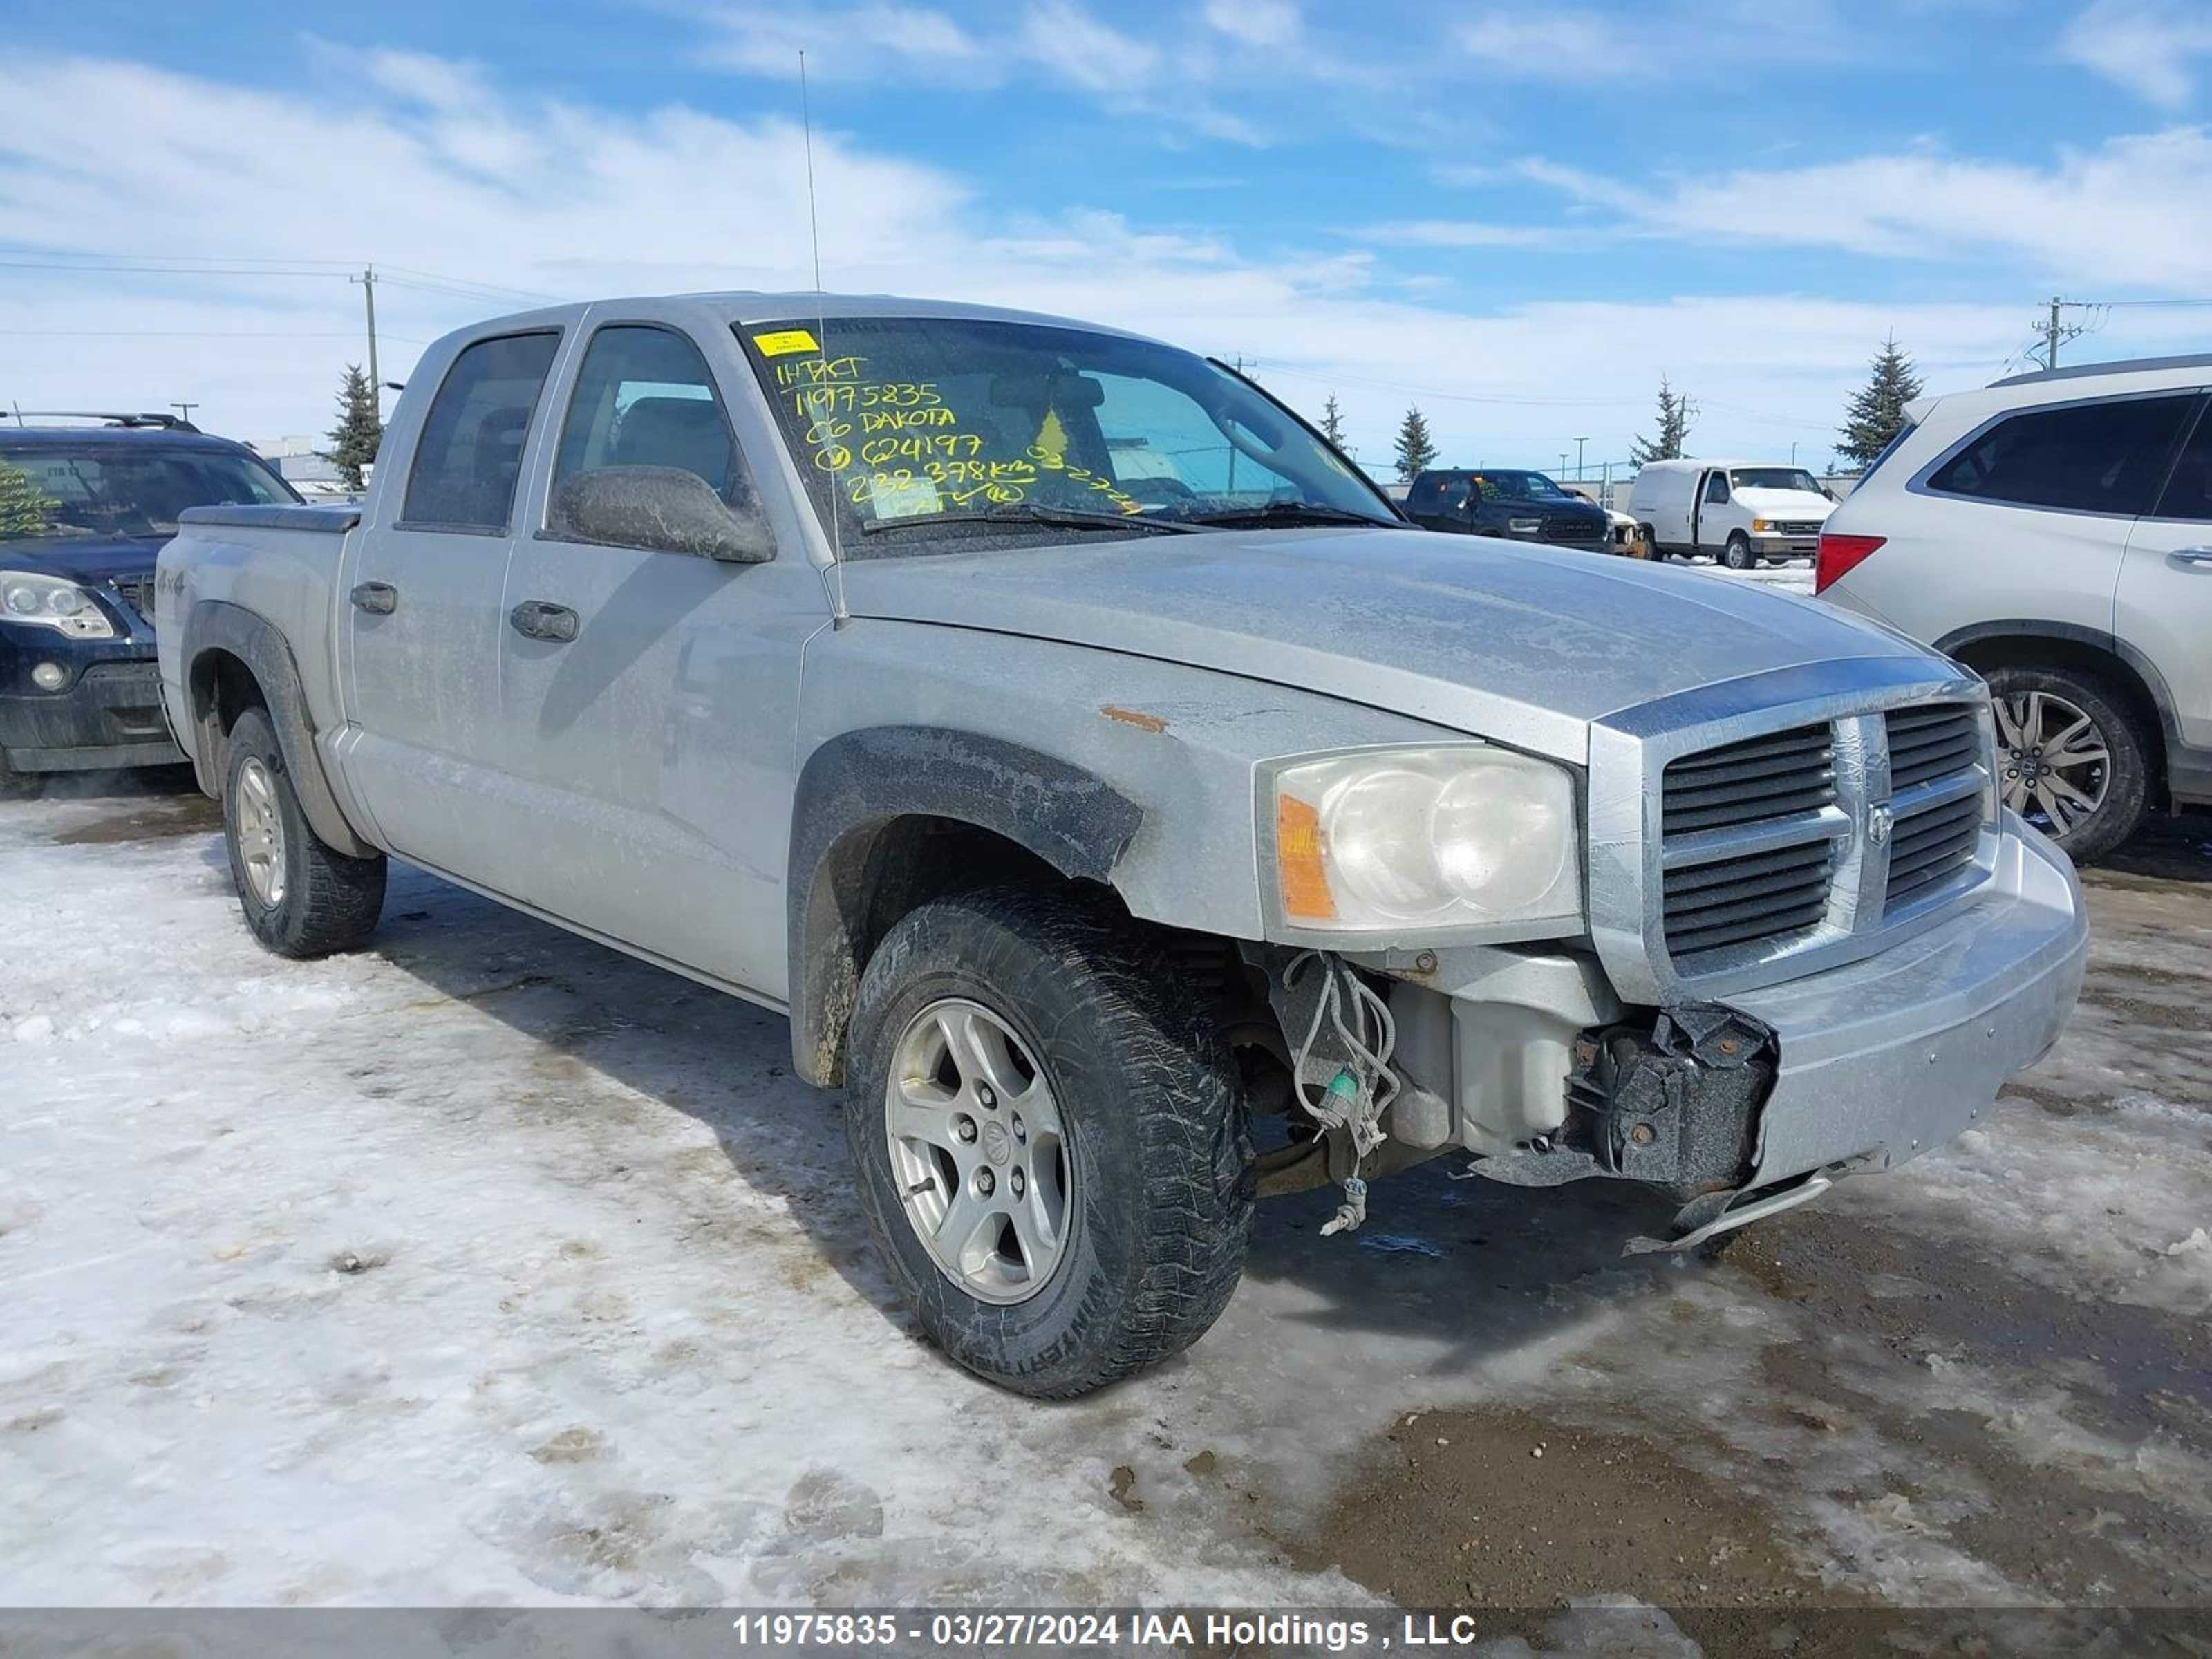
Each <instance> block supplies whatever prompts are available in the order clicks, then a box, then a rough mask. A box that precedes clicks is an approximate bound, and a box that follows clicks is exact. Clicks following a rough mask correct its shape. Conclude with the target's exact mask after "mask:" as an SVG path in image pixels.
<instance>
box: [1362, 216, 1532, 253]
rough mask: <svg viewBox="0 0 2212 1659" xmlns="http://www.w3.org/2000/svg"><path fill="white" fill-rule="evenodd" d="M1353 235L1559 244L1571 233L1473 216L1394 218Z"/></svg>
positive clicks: (1399, 242) (1460, 243)
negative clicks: (1487, 221)
mask: <svg viewBox="0 0 2212 1659" xmlns="http://www.w3.org/2000/svg"><path fill="white" fill-rule="evenodd" d="M1352 234H1353V235H1355V236H1358V237H1359V238H1361V239H1363V240H1366V241H1370V242H1381V243H1383V244H1385V245H1386V246H1397V247H1460V248H1466V247H1518V248H1536V247H1556V246H1559V244H1560V243H1561V242H1562V241H1564V240H1567V236H1568V234H1567V233H1565V232H1562V231H1560V230H1559V229H1557V228H1553V227H1552V226H1549V225H1492V224H1485V223H1483V222H1480V221H1479V220H1472V219H1395V220H1391V221H1389V222H1385V223H1383V224H1376V225H1368V226H1366V227H1364V228H1362V229H1359V230H1356V231H1354V232H1352Z"/></svg>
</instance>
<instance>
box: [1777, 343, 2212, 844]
mask: <svg viewBox="0 0 2212 1659" xmlns="http://www.w3.org/2000/svg"><path fill="white" fill-rule="evenodd" d="M2208 400H2212V356H2196V357H2162V358H2154V359H2145V360H2143V361H2141V362H2130V363H2099V364H2091V365H2086V366H2084V367H2082V368H2062V369H2059V370H2057V371H2056V372H2046V373H2041V374H2021V375H2015V376H2014V377H2013V378H2012V379H2010V380H1999V381H1998V382H1997V383H1996V385H1994V386H1989V387H1987V388H1985V389H1984V390H1982V391H1979V392H1959V393H1956V394H1954V395H1952V396H1949V397H1944V398H1929V399H1927V400H1925V401H1924V402H1921V403H1917V404H1913V405H1912V406H1911V409H1910V410H1908V413H1909V415H1910V416H1911V421H1912V424H1911V425H1910V426H1909V427H1907V428H1905V431H1904V432H1903V433H1902V434H1900V435H1899V437H1898V438H1897V440H1896V441H1895V442H1893V444H1892V445H1891V446H1890V447H1889V448H1888V449H1887V451H1885V452H1884V453H1882V455H1881V456H1880V457H1879V458H1878V459H1876V460H1875V464H1874V465H1873V466H1872V467H1870V468H1869V470H1868V472H1867V476H1866V478H1865V479H1864V481H1863V482H1862V483H1860V485H1859V487H1858V489H1856V490H1855V491H1853V492H1852V494H1851V495H1850V498H1849V499H1848V500H1846V501H1844V504H1843V505H1842V506H1841V507H1838V509H1837V510H1836V512H1835V513H1834V514H1833V515H1832V517H1831V518H1830V519H1829V520H1828V523H1827V526H1826V533H1825V534H1824V535H1823V536H1822V537H1821V540H1820V573H1819V577H1818V582H1817V586H1816V589H1815V591H1816V592H1820V594H1822V595H1823V596H1824V597H1825V598H1826V599H1830V600H1832V602H1834V603H1835V604H1838V605H1843V606H1844V607H1845V608H1847V609H1849V610H1852V611H1858V612H1860V613H1861V614H1862V615H1864V616H1868V617H1874V618H1875V619H1877V620H1879V621H1882V622H1887V623H1891V624H1892V625H1893V626H1894V627H1896V628H1899V629H1902V630H1903V631H1905V633H1907V634H1910V635H1912V636H1913V637H1914V638H1916V639H1921V640H1925V641H1928V642H1929V643H1930V644H1932V645H1934V646H1936V647H1937V648H1939V649H1941V650H1943V651H1946V652H1948V653H1950V654H1951V655H1953V656H1954V657H1956V658H1957V659H1959V660H1960V661H1961V662H1963V663H1965V664H1966V665H1968V666H1969V667H1971V668H1973V669H1976V670H1978V671H1979V672H1980V673H1981V674H1982V675H1983V676H1984V678H1987V679H1988V681H1989V683H1990V693H1991V696H1992V699H1993V701H1994V702H1995V705H1996V721H1997V733H1998V741H1999V744H2000V746H2001V748H2002V755H2001V756H2000V760H2001V762H2002V766H2001V770H2002V778H2001V779H2000V782H2001V784H2002V787H2003V790H2004V796H2005V802H2006V804H2007V805H2009V806H2011V807H2013V808H2014V809H2015V810H2016V811H2019V812H2021V814H2022V815H2023V816H2025V817H2027V819H2028V820H2029V821H2030V822H2031V823H2034V824H2036V825H2037V826H2038V827H2039V828H2041V829H2045V831H2047V832H2048V833H2049V834H2050V835H2051V836H2053V837H2054V838H2056V839H2057V841H2058V842H2060V843H2061V844H2062V845H2063V846H2064V847H2065V848H2066V849H2067V850H2068V851H2069V852H2070V853H2072V854H2074V856H2075V858H2077V859H2092V858H2095V857H2097V856H2099V855H2100V854H2104V853H2107V852H2110V851H2111V850H2112V848H2115V847H2117V846H2118V845H2119V843H2120V842H2123V841H2124V840H2126V839H2127V838H2128V836H2130V835H2131V834H2133V833H2134V831H2135V829H2136V827H2137V826H2138V825H2139V824H2140V823H2142V819H2143V817H2144V815H2145V814H2146V813H2147V812H2148V811H2150V810H2151V809H2152V808H2154V807H2158V806H2172V807H2177V808H2178V807H2180V806H2183V805H2205V804H2208V803H2212V655H2208V653H2207V652H2206V650H2205V643H2204V642H2205V639H2206V635H2207V630H2208V629H2212V416H2208V415H2207V413H2206V404H2207V402H2208Z"/></svg>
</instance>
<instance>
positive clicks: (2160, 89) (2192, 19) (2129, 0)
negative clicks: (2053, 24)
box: [2058, 0, 2212, 109]
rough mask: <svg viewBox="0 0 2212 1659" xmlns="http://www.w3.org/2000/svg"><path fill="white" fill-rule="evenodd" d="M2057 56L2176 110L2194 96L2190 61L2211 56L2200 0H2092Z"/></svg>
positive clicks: (2209, 26) (2211, 15)
mask: <svg viewBox="0 0 2212 1659" xmlns="http://www.w3.org/2000/svg"><path fill="white" fill-rule="evenodd" d="M2058 52H2059V56H2060V57H2062V58H2067V59H2069V60H2070V61H2072V62H2074V63H2076V64H2085V65H2087V67H2088V68H2090V69H2093V70H2096V71H2097V73H2098V74H2100V75H2101V76H2105V77H2106V79H2107V80H2109V81H2112V82H2117V83H2118V85H2120V86H2123V87H2125V88H2127V89H2128V90H2129V91H2130V92H2132V93H2134V94H2136V96H2137V97H2139V98H2142V99H2146V100H2148V101H2150V102H2151V103H2154V104H2157V105H2160V106H2163V107H2164V108H2166V109H2179V108H2180V107H2181V106H2183V105H2185V104H2186V103H2188V102H2189V101H2190V100H2191V98H2192V97H2194V96H2195V95H2196V92H2197V74H2196V67H2195V64H2194V63H2193V62H2192V61H2191V60H2193V59H2195V58H2203V57H2205V56H2207V55H2208V54H2212V9H2207V8H2206V6H2205V5H2204V3H2203V0H2094V3H2093V4H2092V5H2090V6H2089V7H2088V9H2087V10H2085V11H2083V12H2082V13H2081V15H2079V16H2077V17H2075V20H2074V21H2072V22H2071V23H2069V24H2068V25H2067V27H2066V32H2065V33H2063V35H2061V36H2060V37H2059V41H2058Z"/></svg>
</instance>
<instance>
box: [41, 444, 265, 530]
mask: <svg viewBox="0 0 2212 1659" xmlns="http://www.w3.org/2000/svg"><path fill="white" fill-rule="evenodd" d="M0 470H4V471H0V477H4V472H5V471H13V472H20V473H21V474H23V475H24V476H25V477H26V479H27V483H28V485H29V489H30V491H31V494H32V496H33V501H32V504H31V506H30V507H29V509H28V510H27V512H25V513H10V514H8V515H7V516H5V517H4V518H0V538H21V537H28V536H70V537H82V536H173V535H175V534H176V533H177V515H178V514H179V513H181V512H183V511H184V510H185V508H186V507H246V506H265V505H269V504H271V503H275V504H280V505H284V506H289V505H292V504H294V503H296V502H297V501H299V499H300V498H299V497H298V496H297V495H294V494H293V493H292V489H291V487H290V486H289V485H288V484H286V483H284V482H283V480H282V479H280V478H278V477H276V474H275V473H273V472H271V471H270V470H269V469H268V468H267V467H265V466H264V465H262V464H261V463H260V462H258V461H256V460H253V459H250V458H248V457H246V456H243V455H231V454H225V453H222V452H220V451H214V450H193V449H168V450H163V449H143V448H140V447H138V446H137V445H136V444H131V445H127V446H126V445H123V444H112V445H91V444H88V445H86V446H85V447H83V448H82V449H74V450H72V449H64V448H60V447H55V446H53V445H50V444H39V445H35V446H34V445H29V444H25V445H21V446H19V447H13V448H11V447H9V446H8V445H6V444H4V443H0Z"/></svg>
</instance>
